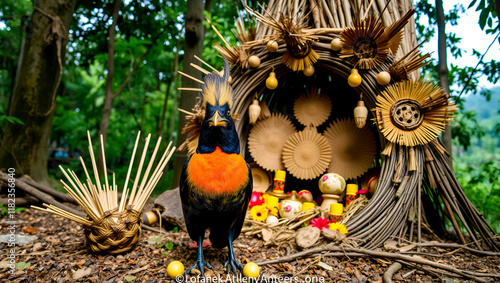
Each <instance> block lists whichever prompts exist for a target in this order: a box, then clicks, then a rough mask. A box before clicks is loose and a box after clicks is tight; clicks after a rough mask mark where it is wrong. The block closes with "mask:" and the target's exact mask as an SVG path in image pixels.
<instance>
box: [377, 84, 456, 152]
mask: <svg viewBox="0 0 500 283" xmlns="http://www.w3.org/2000/svg"><path fill="white" fill-rule="evenodd" d="M456 110H457V108H456V106H455V105H454V104H453V103H451V102H450V101H449V94H445V93H443V90H442V89H441V88H440V87H439V86H437V85H435V84H433V83H431V82H424V81H422V80H420V81H416V82H414V81H403V82H399V83H396V84H392V85H390V86H388V87H387V88H386V89H385V91H383V92H382V93H381V95H379V96H377V108H376V120H377V124H378V126H379V129H380V131H381V132H382V134H384V136H385V138H386V139H388V140H389V141H391V142H393V143H397V144H400V145H406V146H415V145H419V144H420V145H423V144H427V143H429V142H430V141H433V140H435V139H436V138H437V137H438V136H439V134H440V133H441V132H442V131H443V130H444V127H445V126H446V125H447V124H448V123H450V122H451V121H452V120H453V117H454V113H455V111H456Z"/></svg>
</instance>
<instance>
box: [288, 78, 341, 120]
mask: <svg viewBox="0 0 500 283" xmlns="http://www.w3.org/2000/svg"><path fill="white" fill-rule="evenodd" d="M331 110H332V101H331V100H330V99H329V98H328V96H326V95H325V94H323V93H319V90H318V87H317V86H313V87H310V88H308V89H307V91H306V93H305V94H302V95H301V96H299V98H297V99H296V100H295V103H294V105H293V113H294V114H295V118H297V120H298V121H299V122H300V123H301V124H302V125H304V126H311V125H312V126H314V127H317V126H319V125H321V124H323V123H324V122H325V121H326V120H327V119H328V117H329V116H330V113H331Z"/></svg>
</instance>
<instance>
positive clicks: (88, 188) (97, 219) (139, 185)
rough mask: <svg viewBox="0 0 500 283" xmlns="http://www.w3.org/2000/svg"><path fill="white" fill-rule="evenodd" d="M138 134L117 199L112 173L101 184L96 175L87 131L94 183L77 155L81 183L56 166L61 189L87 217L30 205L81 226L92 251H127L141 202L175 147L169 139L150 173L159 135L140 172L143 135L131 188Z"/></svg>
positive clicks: (135, 233) (143, 157)
mask: <svg viewBox="0 0 500 283" xmlns="http://www.w3.org/2000/svg"><path fill="white" fill-rule="evenodd" d="M140 134H141V133H140V132H139V133H138V134H137V138H136V140H135V145H134V150H133V152H132V157H131V160H130V165H129V168H128V171H127V177H126V178H125V183H124V185H123V190H122V197H121V200H119V198H118V185H117V184H116V178H115V174H114V173H113V175H112V182H110V180H109V178H108V174H107V173H104V183H102V180H101V178H100V177H99V172H98V169H97V164H96V158H95V155H94V150H93V148H92V141H91V139H90V134H89V132H88V131H87V137H88V141H89V153H90V159H91V162H92V171H93V175H94V180H95V183H94V182H93V181H92V178H91V176H90V174H89V172H88V171H87V166H86V164H85V162H84V160H83V158H82V157H80V162H81V164H82V167H83V169H84V171H85V176H86V181H85V182H84V183H82V182H81V181H80V180H79V179H78V177H77V176H76V173H75V172H74V171H72V170H71V169H64V168H63V167H62V166H59V168H60V169H61V171H62V172H63V174H64V176H65V177H66V182H65V181H64V180H61V183H62V184H63V186H64V189H65V190H66V191H67V192H68V194H69V195H70V196H71V197H72V198H73V199H74V200H75V201H76V202H77V203H78V205H80V207H81V208H82V209H83V210H84V211H85V212H86V213H87V215H88V218H84V217H81V216H78V215H75V214H73V213H70V212H67V211H66V210H64V209H61V208H58V207H57V206H54V205H47V204H45V203H44V204H43V205H44V207H45V208H41V207H36V206H33V208H35V209H39V210H42V211H47V212H50V213H54V214H57V215H60V216H62V217H66V218H68V219H70V220H73V221H75V222H78V223H80V224H83V225H84V226H85V236H86V239H87V243H88V244H89V245H90V246H91V248H92V250H93V251H95V252H98V251H107V252H109V253H120V252H124V251H127V250H130V249H131V248H132V247H133V246H134V245H135V243H137V241H138V239H139V236H140V231H141V229H140V219H141V215H142V209H143V208H144V204H145V203H146V201H147V199H148V198H149V196H150V195H151V193H152V192H153V189H154V188H155V186H156V184H157V183H158V181H159V180H160V178H161V176H162V175H163V170H164V169H165V166H166V165H167V163H168V161H169V160H170V157H171V156H172V154H173V153H174V151H175V146H174V147H172V142H170V143H169V145H168V146H167V149H165V152H164V153H163V155H162V156H161V158H160V159H159V161H158V163H157V164H156V167H155V168H154V170H153V171H152V173H151V169H153V164H154V163H155V159H156V155H157V153H158V149H159V147H160V143H161V137H160V138H159V139H158V141H157V142H156V146H155V148H154V150H153V153H152V155H151V157H150V159H149V162H148V163H147V166H146V169H145V171H144V172H143V167H144V165H145V160H146V156H147V150H148V145H149V142H150V140H151V134H149V135H148V136H147V137H146V141H145V145H144V149H143V150H142V154H141V159H140V161H139V166H138V168H137V172H136V176H135V179H134V183H133V185H132V187H131V188H129V180H130V175H131V173H132V167H133V164H134V159H135V154H136V152H137V147H138V144H139V137H140ZM102 144H103V139H102V135H101V145H102ZM101 154H102V160H103V169H104V172H107V171H106V170H107V168H106V158H105V152H104V148H103V147H102V146H101ZM150 173H151V174H150Z"/></svg>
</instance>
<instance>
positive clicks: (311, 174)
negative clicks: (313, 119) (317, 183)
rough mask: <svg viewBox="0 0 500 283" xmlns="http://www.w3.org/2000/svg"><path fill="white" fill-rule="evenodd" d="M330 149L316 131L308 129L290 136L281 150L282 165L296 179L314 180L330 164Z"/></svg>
mask: <svg viewBox="0 0 500 283" xmlns="http://www.w3.org/2000/svg"><path fill="white" fill-rule="evenodd" d="M330 160H331V149H330V146H329V145H328V142H327V141H326V139H325V138H324V137H323V136H322V135H321V134H318V132H317V131H316V129H314V128H312V127H309V128H306V129H305V130H304V131H302V132H298V133H295V134H293V135H292V136H290V138H289V139H288V141H287V142H286V144H285V147H284V148H283V163H284V164H285V167H286V169H287V170H288V171H289V172H290V173H291V174H292V175H293V176H295V177H296V178H299V179H303V180H310V179H314V178H316V177H318V176H320V175H321V173H323V172H325V170H326V168H328V164H330Z"/></svg>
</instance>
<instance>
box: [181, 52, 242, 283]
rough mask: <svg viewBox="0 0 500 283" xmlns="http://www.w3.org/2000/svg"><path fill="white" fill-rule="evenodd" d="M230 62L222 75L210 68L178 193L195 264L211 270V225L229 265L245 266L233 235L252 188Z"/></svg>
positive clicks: (214, 243) (214, 242)
mask: <svg viewBox="0 0 500 283" xmlns="http://www.w3.org/2000/svg"><path fill="white" fill-rule="evenodd" d="M228 78H229V65H228V63H227V61H226V60H224V75H223V76H222V77H221V76H220V75H219V74H218V73H216V72H214V73H210V74H207V75H206V76H205V79H204V80H205V83H204V84H203V87H202V92H201V96H202V98H203V102H202V106H203V107H204V108H205V118H204V119H203V122H202V125H201V129H200V136H199V140H198V147H197V149H196V153H194V154H193V155H191V156H190V157H189V158H188V160H187V161H186V163H185V164H184V167H183V169H182V173H181V179H180V195H181V200H182V209H183V212H184V219H185V221H186V226H187V229H188V232H189V236H190V237H191V239H193V240H194V241H196V242H197V243H198V255H197V258H196V263H195V264H194V265H193V266H192V267H191V268H189V269H188V270H187V271H186V274H189V272H190V271H191V269H193V268H196V269H198V270H200V271H201V275H202V276H203V274H204V272H203V270H204V268H205V267H208V268H210V269H212V270H213V268H212V266H211V265H210V264H209V263H208V262H207V261H206V260H205V258H204V256H203V248H202V243H203V238H204V235H205V231H206V230H207V229H210V240H211V242H212V246H213V247H215V248H223V247H226V246H227V247H228V248H229V253H228V259H227V262H226V264H225V267H226V269H227V271H228V273H229V272H230V271H231V268H232V269H233V272H235V273H236V270H237V269H239V270H240V272H242V270H243V266H242V265H241V264H240V263H238V262H237V261H236V257H235V254H234V250H233V241H234V240H235V239H236V238H238V236H239V234H240V231H241V227H242V226H243V221H244V219H245V215H246V211H247V207H248V202H249V201H250V197H251V194H252V175H251V171H250V166H249V165H248V164H247V163H246V162H245V160H244V159H243V156H242V155H241V154H240V141H239V138H238V134H237V132H236V130H235V124H234V120H233V118H232V116H231V110H230V108H231V106H232V102H233V89H232V88H231V86H230V85H229V83H228Z"/></svg>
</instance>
